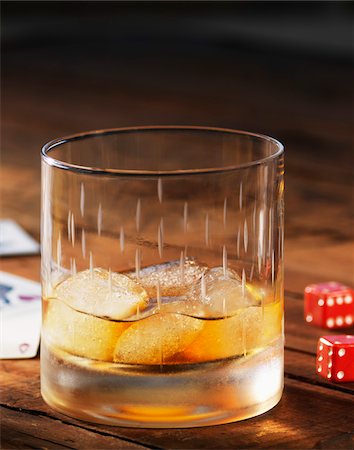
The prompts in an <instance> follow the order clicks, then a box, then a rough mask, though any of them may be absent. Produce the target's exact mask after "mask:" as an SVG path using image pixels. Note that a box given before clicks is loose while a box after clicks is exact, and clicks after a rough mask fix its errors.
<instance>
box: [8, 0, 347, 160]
mask: <svg viewBox="0 0 354 450" xmlns="http://www.w3.org/2000/svg"><path fill="white" fill-rule="evenodd" d="M353 19H354V8H353V3H352V2H294V3H293V2H86V1H82V2H65V1H63V2H48V1H42V2H31V1H27V2H15V1H11V2H6V1H5V2H2V34H3V36H2V99H3V109H2V112H3V114H2V120H3V133H2V139H3V155H2V156H3V160H4V162H7V161H9V162H13V163H16V164H35V165H37V164H38V161H39V159H38V150H39V147H40V146H41V145H42V144H43V143H44V142H45V141H47V140H49V139H51V138H54V137H57V136H61V135H65V134H67V133H72V132H78V131H84V130H87V129H96V128H107V127H119V126H129V125H137V124H196V125H213V126H221V127H233V128H240V129H246V130H249V131H256V132H262V133H267V134H270V135H273V136H275V137H277V138H279V139H281V140H283V141H284V142H285V144H286V145H287V147H288V148H289V151H290V150H291V146H292V144H293V143H294V144H300V145H299V148H298V151H301V152H306V151H307V150H308V148H309V147H311V149H314V148H316V150H317V155H320V154H321V155H322V157H323V158H326V159H328V160H329V161H330V160H331V159H332V155H331V152H332V151H333V150H334V147H338V146H340V147H343V145H346V144H345V143H344V139H345V137H346V138H347V137H348V135H349V134H351V132H350V125H351V120H352V118H353V109H352V100H353V83H352V78H351V77H352V75H353V73H352V62H353V59H352V55H353ZM333 119H335V121H338V122H341V126H342V129H343V133H333V130H332V126H333ZM344 135H345V136H344ZM24 147H26V152H25V153H24V154H23V153H22V151H20V152H19V149H21V148H24ZM347 152H349V148H346V152H344V153H347ZM303 156H305V155H303ZM343 157H346V156H345V155H343ZM319 163H320V161H319Z"/></svg>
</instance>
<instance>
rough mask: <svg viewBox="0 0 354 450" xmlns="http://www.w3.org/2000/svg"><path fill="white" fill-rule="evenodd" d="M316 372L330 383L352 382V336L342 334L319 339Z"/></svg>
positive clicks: (353, 347) (353, 374) (353, 360)
mask: <svg viewBox="0 0 354 450" xmlns="http://www.w3.org/2000/svg"><path fill="white" fill-rule="evenodd" d="M316 371H317V373H318V374H319V375H320V376H321V377H323V378H326V379H328V380H331V381H336V382H346V381H354V336H352V335H349V334H346V335H345V334H343V335H337V336H322V337H320V339H319V340H318V344H317V360H316Z"/></svg>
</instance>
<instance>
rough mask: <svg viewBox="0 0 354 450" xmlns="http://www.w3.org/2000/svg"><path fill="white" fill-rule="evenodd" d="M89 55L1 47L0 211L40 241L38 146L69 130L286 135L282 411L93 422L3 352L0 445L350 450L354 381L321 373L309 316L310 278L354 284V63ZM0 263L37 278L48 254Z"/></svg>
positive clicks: (243, 55) (34, 367)
mask: <svg viewBox="0 0 354 450" xmlns="http://www.w3.org/2000/svg"><path fill="white" fill-rule="evenodd" d="M76 56H77V55H76ZM94 56H95V60H94V63H93V61H89V59H87V58H86V59H85V57H84V56H82V57H81V59H80V56H77V59H75V60H73V58H72V57H71V59H70V55H68V54H67V52H66V50H65V48H64V49H61V48H56V50H55V52H54V54H53V55H52V53H50V52H48V50H47V49H45V48H44V49H43V50H41V49H39V50H36V51H33V52H31V51H26V50H18V51H17V53H16V52H14V54H12V53H11V52H10V53H9V54H6V55H5V57H6V63H7V64H6V65H5V67H4V76H3V83H4V91H3V92H4V96H3V97H4V109H3V130H4V133H3V139H2V141H3V142H2V165H1V184H2V199H1V201H2V207H1V216H2V217H9V218H13V219H15V220H16V221H18V222H19V223H20V224H21V225H22V226H23V227H24V228H25V229H26V230H27V231H29V232H30V233H31V234H32V235H33V236H34V237H36V238H39V198H40V181H39V148H40V146H41V145H42V144H43V143H44V142H46V141H48V140H50V139H51V138H54V137H57V136H60V135H66V134H68V133H71V132H75V131H82V130H86V129H95V128H96V129H98V128H108V127H113V126H126V125H133V124H149V123H150V124H153V123H160V124H168V123H189V124H209V125H214V126H224V127H234V128H240V129H248V130H251V131H259V132H264V133H266V134H270V135H274V136H275V137H277V138H279V139H280V140H282V141H283V142H284V143H285V146H286V252H285V253H286V262H285V269H286V270H285V273H286V284H285V291H286V292H285V293H286V307H285V310H286V362H285V391H284V395H283V398H282V400H281V402H280V404H279V405H278V406H277V407H276V408H274V409H273V410H271V411H270V412H268V413H266V414H264V415H262V416H260V417H256V418H254V419H249V420H246V421H243V422H240V423H234V424H228V425H221V426H215V427H207V428H198V429H174V430H173V429H172V430H159V429H155V430H146V429H128V428H115V427H109V426H99V425H97V426H96V425H93V424H90V423H85V422H79V421H77V420H73V419H71V418H68V417H65V416H63V415H61V414H58V413H56V412H54V411H53V410H51V409H50V408H49V407H48V406H46V404H45V403H44V402H43V400H42V399H41V396H40V393H39V359H38V358H36V359H32V360H6V361H1V385H2V394H1V408H2V412H1V414H2V415H1V427H2V446H3V447H2V448H46V449H47V448H80V449H108V448H122V449H130V448H132V449H133V448H136V449H138V448H154V449H170V448H171V449H172V448H175V449H200V448H210V449H211V448H214V449H238V448H279V449H284V448H298V449H310V448H323V449H331V448H338V449H341V448H343V449H344V448H345V449H352V448H353V445H354V383H342V384H334V383H330V382H327V381H326V380H324V379H323V378H319V377H318V376H317V375H316V373H315V352H316V343H317V339H318V338H319V336H321V335H323V334H331V332H329V331H328V330H323V329H319V328H315V327H312V326H310V325H308V324H306V323H305V322H304V320H303V290H304V287H305V286H306V285H307V284H309V283H313V282H319V281H328V280H338V281H341V282H344V283H346V284H349V285H353V284H354V282H353V217H352V213H353V202H352V200H353V197H352V194H353V191H352V187H353V185H352V182H353V171H352V164H353V161H352V154H351V152H352V148H353V133H352V130H351V125H352V124H351V119H352V114H353V111H352V104H351V100H352V98H353V90H352V89H351V87H350V86H352V79H351V77H352V73H351V68H350V67H349V66H347V65H346V64H345V63H343V64H342V63H338V62H335V61H334V62H331V61H326V60H317V61H313V60H312V59H310V58H307V57H299V56H296V55H295V56H294V55H293V56H289V55H286V54H283V53H280V54H277V55H271V57H269V58H267V54H262V56H260V55H259V54H257V55H256V56H257V57H256V58H255V55H254V54H252V52H251V53H249V52H248V50H247V51H242V50H239V51H238V50H235V49H234V51H233V53H232V52H231V51H230V54H227V52H226V53H224V54H223V55H213V57H212V58H210V57H209V56H208V57H207V56H199V57H198V58H192V57H188V56H187V57H184V56H183V57H182V56H181V55H179V54H178V53H177V54H172V56H171V55H170V56H169V57H168V56H164V57H162V56H161V55H160V54H159V55H154V54H152V55H149V58H148V57H144V56H143V55H140V58H137V57H131V58H129V57H127V55H125V56H123V60H124V62H125V64H118V63H112V58H110V57H109V56H108V54H107V53H105V52H102V53H100V54H98V53H97V54H95V55H94ZM268 56H269V55H268ZM273 56H274V57H273ZM124 58H125V59H124ZM58 61H59V62H58ZM120 62H122V61H120ZM142 67H144V73H143V75H139V76H138V75H136V74H137V73H138V74H139V73H140V74H141V68H142ZM187 72H188V75H187ZM0 263H1V270H5V271H8V272H12V273H15V274H19V275H23V276H26V277H28V278H31V279H33V280H39V264H40V258H39V256H30V257H9V258H3V259H2V260H1V261H0ZM345 332H346V333H351V334H354V328H351V329H347V330H346V331H345Z"/></svg>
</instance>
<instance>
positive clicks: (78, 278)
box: [52, 268, 148, 320]
mask: <svg viewBox="0 0 354 450" xmlns="http://www.w3.org/2000/svg"><path fill="white" fill-rule="evenodd" d="M52 296H53V297H55V298H59V299H61V300H62V301H63V302H65V303H66V304H67V305H69V306H71V307H72V308H74V309H75V310H77V311H81V312H84V313H87V314H92V315H94V316H97V317H103V318H105V317H107V318H110V319H115V320H121V319H125V318H127V317H128V316H130V315H132V314H135V313H136V311H137V309H138V308H139V309H140V310H143V309H144V308H145V307H146V306H147V304H148V295H147V293H146V291H145V289H144V288H143V287H142V286H140V285H139V284H138V283H136V282H134V281H133V280H131V279H130V278H129V277H127V276H126V275H122V274H119V273H111V274H110V272H108V271H107V270H104V269H99V268H95V269H93V271H92V273H91V271H90V270H85V271H83V272H79V273H77V274H76V275H73V276H72V277H69V278H67V279H66V280H65V281H63V282H62V283H60V284H59V285H58V286H57V287H56V288H55V289H54V293H53V295H52Z"/></svg>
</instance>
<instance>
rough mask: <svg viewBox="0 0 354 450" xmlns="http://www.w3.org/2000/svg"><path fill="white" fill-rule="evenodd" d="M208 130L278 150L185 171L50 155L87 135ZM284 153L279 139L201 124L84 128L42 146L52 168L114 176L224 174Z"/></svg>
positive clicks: (43, 155) (44, 157) (266, 161)
mask: <svg viewBox="0 0 354 450" xmlns="http://www.w3.org/2000/svg"><path fill="white" fill-rule="evenodd" d="M160 130H161V131H205V132H220V133H225V134H234V135H242V136H248V137H253V138H258V139H261V140H264V141H268V142H270V143H272V144H273V145H275V147H276V151H275V152H274V153H272V154H271V155H268V156H265V157H264V158H259V159H256V160H254V161H250V162H247V163H242V164H232V165H228V166H224V167H211V168H201V169H181V170H179V169H178V170H162V171H161V170H142V169H139V170H136V169H134V170H133V169H117V168H100V167H89V166H82V165H78V164H73V163H69V162H65V161H63V160H59V159H56V158H53V157H52V156H49V152H50V151H51V150H52V149H53V148H55V147H57V146H59V145H62V144H66V143H68V142H73V141H78V140H82V139H86V138H91V137H97V136H106V135H112V134H118V133H126V132H127V133H129V132H141V131H160ZM283 153H284V146H283V144H282V143H281V142H280V141H278V140H277V139H275V138H272V137H270V136H267V135H265V134H260V133H253V132H250V131H243V130H236V129H232V128H219V127H208V126H197V125H147V126H135V127H122V128H120V127H118V128H107V129H101V130H91V131H84V132H81V133H75V134H72V135H69V136H65V137H61V138H56V139H53V140H51V141H49V142H47V143H46V144H45V145H44V146H43V147H42V149H41V157H42V160H43V161H44V162H46V163H47V164H48V165H50V166H52V167H56V168H59V169H64V170H69V171H72V172H78V173H81V174H89V175H111V176H173V175H174V176H176V175H177V176H178V175H179V176H180V175H198V174H211V173H224V172H231V171H236V170H240V169H245V168H248V167H253V166H259V165H262V164H266V163H268V162H270V161H272V160H274V159H276V158H278V157H279V156H280V155H282V154H283Z"/></svg>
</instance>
